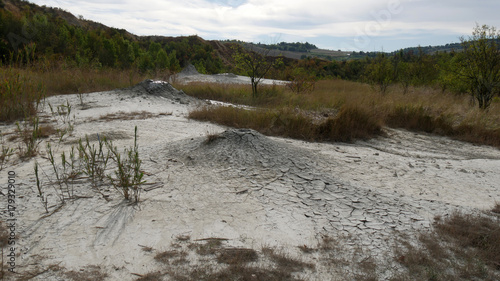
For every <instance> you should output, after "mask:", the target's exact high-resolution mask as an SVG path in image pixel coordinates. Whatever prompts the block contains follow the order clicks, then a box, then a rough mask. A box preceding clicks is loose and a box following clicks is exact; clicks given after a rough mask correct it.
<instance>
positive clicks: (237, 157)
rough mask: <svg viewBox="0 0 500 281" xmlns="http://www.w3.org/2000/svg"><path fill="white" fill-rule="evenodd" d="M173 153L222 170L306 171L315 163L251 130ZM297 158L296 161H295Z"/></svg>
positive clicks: (195, 142)
mask: <svg viewBox="0 0 500 281" xmlns="http://www.w3.org/2000/svg"><path fill="white" fill-rule="evenodd" d="M180 146H181V147H177V148H175V149H173V150H172V151H177V152H182V153H183V155H178V156H179V157H180V158H184V159H186V160H187V163H191V164H195V165H198V164H201V165H203V164H208V165H213V164H214V163H216V164H217V165H219V166H224V167H225V166H230V167H232V168H247V169H256V170H259V171H260V170H262V169H267V170H269V169H271V170H275V169H277V170H283V169H284V167H290V166H293V167H295V166H298V167H301V168H305V167H307V166H308V163H310V162H311V159H310V157H308V156H310V155H305V154H304V153H303V152H302V151H301V150H298V149H294V148H293V147H287V146H284V145H282V144H280V143H278V142H275V141H273V140H272V139H270V138H268V137H266V136H264V135H262V134H260V133H258V132H256V131H254V130H250V129H229V130H227V131H225V132H223V133H221V134H219V135H215V136H211V137H206V138H201V139H193V140H192V141H190V142H188V143H184V144H180ZM291 158H293V160H292V159H291Z"/></svg>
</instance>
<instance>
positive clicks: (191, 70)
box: [179, 64, 200, 76]
mask: <svg viewBox="0 0 500 281" xmlns="http://www.w3.org/2000/svg"><path fill="white" fill-rule="evenodd" d="M198 74H200V73H199V72H198V70H196V67H195V66H194V65H192V64H189V65H188V66H186V67H185V68H184V69H183V70H182V71H181V72H180V73H179V76H191V75H198Z"/></svg>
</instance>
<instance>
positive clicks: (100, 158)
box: [78, 135, 110, 188]
mask: <svg viewBox="0 0 500 281" xmlns="http://www.w3.org/2000/svg"><path fill="white" fill-rule="evenodd" d="M106 144H107V141H106V138H103V139H101V138H100V137H99V135H98V143H97V147H96V146H95V145H94V144H92V145H91V144H90V142H89V138H88V136H86V137H85V142H83V141H82V140H81V139H80V140H79V141H78V154H79V158H80V160H81V164H82V167H83V173H84V174H85V175H87V176H88V177H89V179H90V181H91V182H92V186H93V187H94V188H98V185H99V183H102V182H103V181H104V180H105V179H106V175H105V172H106V167H107V165H108V161H109V159H110V151H109V150H106V152H105V151H104V148H105V147H106Z"/></svg>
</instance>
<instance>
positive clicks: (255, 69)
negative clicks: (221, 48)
mask: <svg viewBox="0 0 500 281" xmlns="http://www.w3.org/2000/svg"><path fill="white" fill-rule="evenodd" d="M233 50H234V54H233V58H234V60H235V62H236V67H237V68H239V69H241V70H242V71H243V72H244V74H245V75H247V76H249V77H250V83H251V85H252V96H253V97H254V98H255V97H257V96H258V86H259V83H260V82H261V81H262V79H263V78H264V76H266V74H267V73H268V72H269V70H271V68H272V67H273V66H274V64H275V63H276V61H277V59H276V58H271V57H268V54H269V52H270V51H271V49H263V48H260V49H257V48H253V49H252V50H249V51H246V50H244V48H243V47H242V46H240V45H238V46H236V47H234V48H233Z"/></svg>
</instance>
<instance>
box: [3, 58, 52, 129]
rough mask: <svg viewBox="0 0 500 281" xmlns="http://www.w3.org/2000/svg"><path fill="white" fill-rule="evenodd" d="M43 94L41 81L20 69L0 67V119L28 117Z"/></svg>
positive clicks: (43, 88)
mask: <svg viewBox="0 0 500 281" xmlns="http://www.w3.org/2000/svg"><path fill="white" fill-rule="evenodd" d="M44 95H45V87H44V85H43V83H40V82H38V81H37V79H36V78H35V77H33V76H32V75H26V73H24V72H23V71H22V70H19V69H15V68H11V67H7V68H0V121H14V120H18V119H23V118H24V119H29V117H30V116H32V115H35V114H36V111H37V107H38V104H39V103H40V100H41V99H42V98H43V97H44Z"/></svg>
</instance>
